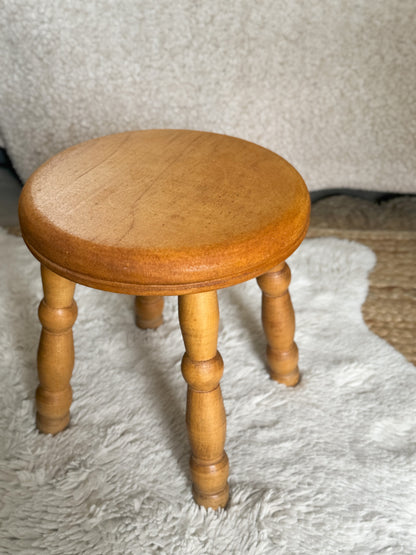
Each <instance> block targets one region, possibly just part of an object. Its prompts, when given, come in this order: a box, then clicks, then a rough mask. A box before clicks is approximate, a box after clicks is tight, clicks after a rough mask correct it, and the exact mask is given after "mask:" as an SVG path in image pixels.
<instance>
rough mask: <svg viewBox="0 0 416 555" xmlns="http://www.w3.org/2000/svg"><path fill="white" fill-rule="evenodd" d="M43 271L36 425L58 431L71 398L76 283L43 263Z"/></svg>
mask: <svg viewBox="0 0 416 555" xmlns="http://www.w3.org/2000/svg"><path fill="white" fill-rule="evenodd" d="M41 273H42V283H43V290H44V299H43V300H42V301H41V303H40V305H39V319H40V321H41V324H42V332H41V336H40V341H39V349H38V375H39V387H38V388H37V391H36V406H37V414H36V425H37V427H38V429H39V430H40V431H41V432H44V433H46V434H56V433H58V432H60V431H61V430H63V429H65V428H66V427H67V426H68V424H69V407H70V406H71V402H72V389H71V386H70V383H69V381H70V379H71V375H72V369H73V367H74V342H73V336H72V326H73V324H74V322H75V320H76V317H77V305H76V303H75V301H74V300H73V295H74V290H75V283H72V282H71V281H68V280H67V279H65V278H62V277H60V276H58V275H57V274H55V273H54V272H52V271H51V270H48V269H47V268H45V267H44V266H42V267H41Z"/></svg>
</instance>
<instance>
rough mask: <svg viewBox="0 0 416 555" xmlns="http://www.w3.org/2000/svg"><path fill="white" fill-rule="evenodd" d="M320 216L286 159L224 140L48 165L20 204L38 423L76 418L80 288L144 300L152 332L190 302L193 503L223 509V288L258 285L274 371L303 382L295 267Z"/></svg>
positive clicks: (119, 150)
mask: <svg viewBox="0 0 416 555" xmlns="http://www.w3.org/2000/svg"><path fill="white" fill-rule="evenodd" d="M309 212H310V202H309V194H308V192H307V189H306V186H305V184H304V182H303V180H302V178H301V176H300V175H299V174H298V173H297V171H296V170H295V169H294V168H293V167H292V166H291V165H290V164H289V163H288V162H286V161H285V160H284V159H283V158H281V157H280V156H278V155H277V154H274V153H273V152H271V151H269V150H267V149H264V148H262V147H260V146H257V145H255V144H253V143H249V142H247V141H243V140H240V139H236V138H233V137H228V136H225V135H218V134H214V133H206V132H199V131H186V130H147V131H133V132H126V133H120V134H115V135H109V136H106V137H101V138H99V139H94V140H90V141H87V142H85V143H81V144H79V145H76V146H74V147H71V148H69V149H67V150H65V151H63V152H61V153H59V154H57V155H56V156H54V157H53V158H51V159H50V160H49V161H47V162H46V163H45V164H43V165H42V166H41V167H40V168H39V169H38V170H37V171H36V172H35V173H34V174H33V175H32V176H31V177H30V179H29V180H28V182H27V184H26V185H25V187H24V189H23V192H22V195H21V198H20V203H19V217H20V224H21V229H22V235H23V238H24V240H25V242H26V244H27V246H28V248H29V249H30V250H31V252H32V253H33V255H34V256H35V257H36V258H37V259H38V260H39V261H40V262H41V267H42V280H43V286H44V293H45V298H44V300H43V301H42V303H41V306H40V309H39V317H40V320H41V322H42V326H43V328H42V335H41V340H40V345H39V353H38V372H39V380H40V385H39V388H38V390H37V424H38V428H39V429H40V430H41V431H44V432H49V433H57V432H58V431H60V430H62V429H64V428H65V427H66V426H67V425H68V422H69V406H70V404H71V399H72V394H71V388H70V385H69V380H70V377H71V372H72V367H73V362H74V354H73V341H72V325H73V323H74V321H75V319H76V304H75V301H73V293H74V287H75V283H81V284H83V285H87V286H90V287H95V288H98V289H104V290H108V291H113V292H117V293H128V294H131V295H136V296H137V298H136V322H137V324H138V325H139V326H140V327H144V328H146V327H153V328H156V327H157V326H158V325H160V324H161V322H162V309H163V299H162V297H163V296H164V295H178V296H179V318H180V324H181V329H182V334H183V337H184V342H185V347H186V353H185V356H184V359H183V362H182V372H183V374H184V377H185V380H186V381H187V383H188V391H189V393H188V404H187V424H188V431H189V437H190V442H191V448H192V458H191V473H192V479H193V491H194V497H195V499H196V501H197V502H198V503H200V504H202V505H205V506H210V507H213V508H217V507H220V506H225V504H226V502H227V499H228V485H227V475H228V462H227V458H226V455H225V452H224V449H223V447H224V441H225V413H224V409H223V404H222V398H221V390H220V387H219V380H220V378H221V375H222V360H221V356H220V355H219V353H217V349H216V344H217V332H218V305H217V297H216V290H217V289H218V288H222V287H227V286H229V285H233V284H236V283H240V282H242V281H246V280H248V279H250V278H258V282H259V285H260V287H261V289H262V290H263V308H262V314H263V325H264V329H265V332H266V336H267V340H268V351H267V358H268V362H269V367H270V372H271V375H272V377H273V378H274V379H277V380H279V381H281V382H283V383H286V384H287V385H294V384H295V383H297V381H298V379H299V373H298V369H297V348H296V344H295V343H294V341H293V335H294V315H293V309H292V306H291V302H290V297H289V294H288V291H287V288H288V285H289V281H290V271H289V268H288V266H287V265H286V264H285V262H284V261H285V259H286V258H287V257H288V256H289V255H290V254H291V253H292V252H293V251H294V250H295V249H296V248H297V247H298V246H299V244H300V243H301V241H302V240H303V238H304V236H305V234H306V231H307V227H308V223H309ZM202 416H203V418H202ZM201 422H203V424H201Z"/></svg>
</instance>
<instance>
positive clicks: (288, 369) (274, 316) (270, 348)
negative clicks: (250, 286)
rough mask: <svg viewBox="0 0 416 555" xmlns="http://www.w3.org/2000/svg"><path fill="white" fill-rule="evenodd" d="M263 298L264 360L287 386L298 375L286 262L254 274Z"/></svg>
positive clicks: (294, 382)
mask: <svg viewBox="0 0 416 555" xmlns="http://www.w3.org/2000/svg"><path fill="white" fill-rule="evenodd" d="M257 282H258V284H259V286H260V289H261V290H262V291H263V296H262V297H263V298H262V322H263V328H264V332H265V335H266V338H267V343H268V344H267V362H268V365H269V371H270V375H271V377H272V379H274V380H276V381H278V382H280V383H283V384H285V385H288V386H292V385H296V384H297V383H298V381H299V379H300V375H299V368H298V358H299V356H298V348H297V345H296V343H295V342H294V340H293V338H294V335H295V313H294V311H293V306H292V301H291V300H290V295H289V291H288V287H289V283H290V269H289V266H288V265H287V264H286V263H285V262H282V264H279V266H276V267H275V268H273V269H272V270H271V271H270V272H267V273H266V274H263V275H262V276H260V277H258V278H257Z"/></svg>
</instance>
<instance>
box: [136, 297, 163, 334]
mask: <svg viewBox="0 0 416 555" xmlns="http://www.w3.org/2000/svg"><path fill="white" fill-rule="evenodd" d="M163 304H164V301H163V297H136V298H135V301H134V307H135V312H136V326H137V327H138V328H141V329H144V330H146V329H152V330H155V329H156V328H158V327H159V326H161V325H162V324H163Z"/></svg>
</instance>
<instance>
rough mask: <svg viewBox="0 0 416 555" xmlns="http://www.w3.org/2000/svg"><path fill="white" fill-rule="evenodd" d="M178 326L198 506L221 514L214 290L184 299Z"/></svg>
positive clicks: (221, 416)
mask: <svg viewBox="0 0 416 555" xmlns="http://www.w3.org/2000/svg"><path fill="white" fill-rule="evenodd" d="M179 321H180V325H181V330H182V335H183V339H184V343H185V349H186V353H185V355H184V357H183V359H182V373H183V376H184V378H185V380H186V382H187V384H188V396H187V408H186V423H187V428H188V435H189V441H190V444H191V450H192V455H191V463H190V465H191V476H192V482H193V495H194V499H195V501H196V502H197V503H198V504H199V505H203V506H204V507H211V508H213V509H218V508H219V507H225V505H226V504H227V501H228V496H229V491H228V483H227V478H228V458H227V455H226V453H225V451H224V443H225V428H226V420H225V410H224V403H223V400H222V394H221V389H220V385H219V381H220V379H221V376H222V373H223V368H224V364H223V361H222V358H221V355H220V354H219V353H218V351H217V336H218V324H219V311H218V301H217V293H216V291H209V292H206V293H195V294H189V295H183V296H180V297H179Z"/></svg>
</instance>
